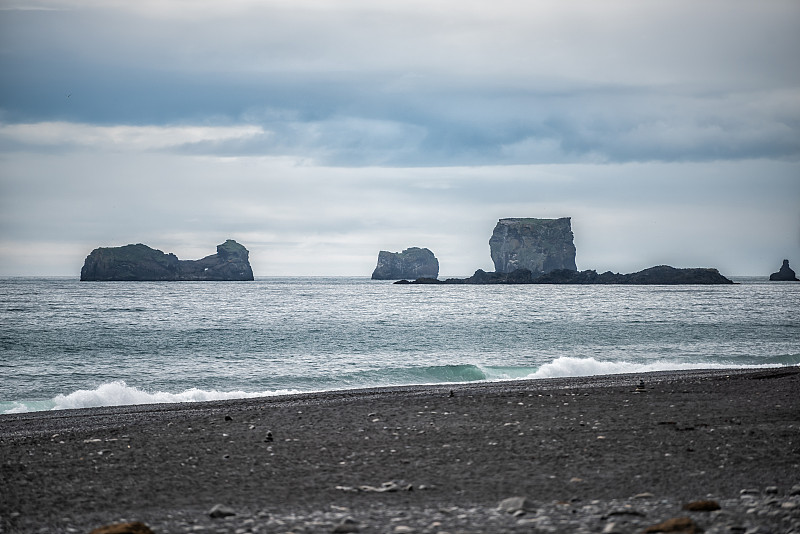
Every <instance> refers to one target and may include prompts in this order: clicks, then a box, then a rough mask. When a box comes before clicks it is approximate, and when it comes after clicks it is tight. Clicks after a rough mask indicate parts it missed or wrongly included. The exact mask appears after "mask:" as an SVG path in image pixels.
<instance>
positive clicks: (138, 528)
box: [89, 521, 154, 534]
mask: <svg viewBox="0 0 800 534" xmlns="http://www.w3.org/2000/svg"><path fill="white" fill-rule="evenodd" d="M89 534H154V533H153V531H152V530H150V527H148V526H147V525H145V524H144V523H142V522H141V521H134V522H133V523H116V524H113V525H105V526H102V527H97V528H96V529H94V530H92V531H91V532H90V533H89Z"/></svg>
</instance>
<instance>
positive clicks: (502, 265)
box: [372, 217, 794, 285]
mask: <svg viewBox="0 0 800 534" xmlns="http://www.w3.org/2000/svg"><path fill="white" fill-rule="evenodd" d="M573 239H574V236H573V234H572V223H571V218H570V217H562V218H560V219H535V218H530V217H528V218H507V219H500V220H499V221H498V222H497V225H496V226H495V228H494V231H493V232H492V237H491V238H490V239H489V249H490V252H491V256H492V261H493V262H494V267H495V272H493V273H487V272H486V271H484V270H482V269H478V270H477V271H475V274H473V275H472V276H470V277H468V278H448V279H447V280H438V279H437V277H436V276H435V275H433V276H427V275H424V276H419V275H417V276H402V277H400V278H410V279H412V280H413V281H409V280H399V281H398V282H395V283H397V284H631V285H634V284H635V285H676V284H687V285H688V284H733V282H732V281H731V280H729V279H728V278H726V277H724V276H722V275H721V274H720V273H719V271H718V270H716V269H708V268H690V269H678V268H675V267H670V266H669V265H658V266H655V267H650V268H649V269H644V270H643V271H638V272H635V273H630V274H618V273H612V272H611V271H607V272H604V273H602V274H598V273H597V271H594V270H586V271H578V268H577V266H576V264H575V253H576V250H575V244H574V241H573ZM381 254H383V252H381ZM378 263H379V265H380V258H379V262H378ZM784 267H786V268H788V262H786V261H784ZM376 271H377V270H376ZM781 271H783V268H782V269H781ZM372 276H373V278H375V275H374V274H373V275H372ZM773 276H774V275H773ZM792 276H794V271H792Z"/></svg>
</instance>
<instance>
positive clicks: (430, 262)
mask: <svg viewBox="0 0 800 534" xmlns="http://www.w3.org/2000/svg"><path fill="white" fill-rule="evenodd" d="M437 276H439V260H437V259H436V256H434V255H433V252H431V251H430V250H428V249H427V248H418V247H411V248H407V249H405V250H404V251H403V252H387V251H385V250H381V251H380V252H379V253H378V265H377V266H376V267H375V270H374V271H373V272H372V279H373V280H398V279H400V278H413V279H416V278H423V277H424V278H436V277H437Z"/></svg>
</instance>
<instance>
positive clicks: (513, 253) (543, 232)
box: [489, 217, 578, 274]
mask: <svg viewBox="0 0 800 534" xmlns="http://www.w3.org/2000/svg"><path fill="white" fill-rule="evenodd" d="M489 248H490V249H491V255H492V261H493V262H494V269H495V272H498V273H511V272H513V271H515V270H517V269H528V270H529V271H531V272H532V273H536V274H539V273H548V272H550V271H553V270H556V269H569V270H572V271H577V270H578V269H577V267H576V265H575V244H574V242H573V235H572V225H571V219H570V218H569V217H563V218H561V219H534V218H509V219H500V220H499V221H498V222H497V225H496V226H495V228H494V232H492V237H491V238H490V239H489Z"/></svg>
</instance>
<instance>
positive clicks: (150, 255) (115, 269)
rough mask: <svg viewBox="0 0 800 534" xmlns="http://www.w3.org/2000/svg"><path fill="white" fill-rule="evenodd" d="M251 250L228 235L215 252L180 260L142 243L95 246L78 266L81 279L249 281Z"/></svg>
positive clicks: (251, 278)
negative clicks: (196, 258) (81, 266)
mask: <svg viewBox="0 0 800 534" xmlns="http://www.w3.org/2000/svg"><path fill="white" fill-rule="evenodd" d="M249 255H250V253H249V252H248V251H247V249H246V248H244V247H243V246H242V245H240V244H239V243H237V242H236V241H234V240H232V239H228V240H227V241H225V242H224V243H222V244H221V245H217V253H216V254H212V255H210V256H206V257H205V258H202V259H199V260H179V259H178V257H177V256H175V254H172V253H169V254H165V253H163V252H161V251H160V250H156V249H153V248H150V247H148V246H147V245H143V244H141V243H139V244H137V245H125V246H123V247H101V248H96V249H94V250H93V251H92V252H91V253H90V254H89V255H88V256H87V257H86V261H85V262H84V264H83V268H82V269H81V281H108V282H111V281H142V282H160V281H206V280H213V281H250V280H253V269H252V268H251V267H250V261H249V259H248V258H249Z"/></svg>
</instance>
